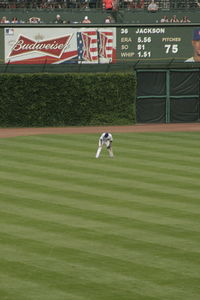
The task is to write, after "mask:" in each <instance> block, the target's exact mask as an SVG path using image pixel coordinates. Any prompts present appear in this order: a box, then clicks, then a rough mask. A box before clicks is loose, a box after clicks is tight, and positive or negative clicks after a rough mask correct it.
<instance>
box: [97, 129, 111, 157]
mask: <svg viewBox="0 0 200 300" xmlns="http://www.w3.org/2000/svg"><path fill="white" fill-rule="evenodd" d="M112 142H113V137H112V134H111V133H108V132H104V133H102V135H101V136H100V138H99V146H98V149H97V153H96V158H99V156H100V153H101V150H102V148H103V145H105V146H106V148H107V150H108V153H109V156H110V157H113V156H114V155H113V151H112Z"/></svg>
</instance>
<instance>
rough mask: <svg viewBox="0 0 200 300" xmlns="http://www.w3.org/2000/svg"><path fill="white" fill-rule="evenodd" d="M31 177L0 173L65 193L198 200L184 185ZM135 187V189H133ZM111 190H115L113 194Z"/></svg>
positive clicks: (6, 176) (81, 177)
mask: <svg viewBox="0 0 200 300" xmlns="http://www.w3.org/2000/svg"><path fill="white" fill-rule="evenodd" d="M31 174H32V176H30V175H24V174H21V175H20V176H16V175H15V173H11V172H6V171H0V177H1V178H2V180H5V179H6V180H11V181H13V184H14V182H16V183H17V182H19V183H20V182H24V184H34V185H36V186H37V185H39V186H45V187H48V188H49V189H51V188H52V187H53V188H56V189H62V190H65V191H73V190H79V191H83V192H84V191H85V192H88V193H91V194H94V195H95V194H100V195H102V194H104V195H106V193H108V196H109V194H112V193H113V194H114V195H115V194H117V193H121V194H125V195H126V194H128V195H130V194H132V193H134V190H135V189H144V190H146V193H148V191H151V192H157V191H158V192H161V193H163V194H168V195H183V197H184V196H188V197H190V198H192V199H196V200H198V199H199V189H198V187H196V188H195V189H194V188H193V189H192V188H191V189H189V188H187V189H185V188H184V185H183V186H182V187H179V186H178V187H176V185H174V186H170V187H168V186H167V184H165V183H163V182H162V184H161V183H159V181H158V183H155V182H153V183H149V182H145V181H140V180H139V179H135V178H134V179H132V181H131V182H132V186H129V185H127V186H124V185H123V184H122V185H121V186H120V180H119V182H118V183H116V180H112V179H111V184H109V182H106V181H104V180H102V179H101V180H100V179H99V178H98V180H96V179H93V178H92V177H89V179H87V178H86V179H85V178H84V176H80V177H79V178H76V177H74V178H72V177H71V176H68V177H67V180H64V179H63V178H62V179H56V178H55V179H52V178H46V177H42V180H41V178H40V177H38V175H37V174H33V172H32V173H31ZM135 186H136V187H137V188H135ZM113 190H115V192H113Z"/></svg>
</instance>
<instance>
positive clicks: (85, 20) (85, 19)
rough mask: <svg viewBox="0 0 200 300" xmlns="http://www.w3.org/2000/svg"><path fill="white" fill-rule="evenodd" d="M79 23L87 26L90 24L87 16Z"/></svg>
mask: <svg viewBox="0 0 200 300" xmlns="http://www.w3.org/2000/svg"><path fill="white" fill-rule="evenodd" d="M81 23H84V24H89V23H92V22H91V21H90V19H89V18H88V16H85V17H84V19H83V21H82V22H81Z"/></svg>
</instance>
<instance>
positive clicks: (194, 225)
mask: <svg viewBox="0 0 200 300" xmlns="http://www.w3.org/2000/svg"><path fill="white" fill-rule="evenodd" d="M4 177H5V176H4ZM5 179H6V178H4V180H5ZM7 179H9V180H10V176H8V177H7ZM32 181H33V179H31V182H32ZM23 182H24V180H22V183H23ZM31 184H32V185H33V183H31ZM52 184H53V183H52ZM36 186H37V185H36ZM64 190H65V191H67V190H68V189H67V188H65V189H64ZM50 191H51V189H50V190H49V191H46V193H47V194H48V193H50ZM88 193H89V191H88ZM76 208H77V207H76ZM96 208H97V209H98V210H101V209H102V210H104V209H106V212H109V213H110V214H111V215H115V216H116V215H118V216H120V215H121V216H125V217H130V218H132V217H134V218H139V219H145V220H146V221H149V222H152V221H154V220H155V221H154V222H157V223H158V224H166V223H169V222H170V223H171V224H176V225H179V226H180V225H181V226H185V225H186V226H188V228H190V229H192V230H199V224H198V216H197V217H196V214H192V213H188V214H187V215H186V214H183V213H182V212H179V211H178V210H176V211H173V210H169V209H165V211H164V212H163V210H161V209H159V208H158V209H155V210H153V211H152V210H151V211H150V210H149V211H146V210H145V209H143V208H142V205H141V206H140V207H139V208H138V207H133V209H134V210H130V207H129V208H126V207H123V204H122V205H121V206H119V205H118V206H116V207H115V206H114V204H113V205H104V206H97V207H96ZM186 216H187V220H186V219H185V218H186Z"/></svg>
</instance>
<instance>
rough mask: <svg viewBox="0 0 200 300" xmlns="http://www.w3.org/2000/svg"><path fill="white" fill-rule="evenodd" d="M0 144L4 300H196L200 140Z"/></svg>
mask: <svg viewBox="0 0 200 300" xmlns="http://www.w3.org/2000/svg"><path fill="white" fill-rule="evenodd" d="M113 137H114V143H113V150H114V154H115V158H114V159H110V158H109V157H108V154H107V152H106V150H105V149H104V150H103V152H102V155H101V157H100V158H99V159H96V158H95V152H96V149H97V142H98V138H99V134H88V135H86V134H80V135H43V136H29V137H16V138H7V139H0V299H1V300H197V299H200V133H129V134H124V133H123V134H113Z"/></svg>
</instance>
